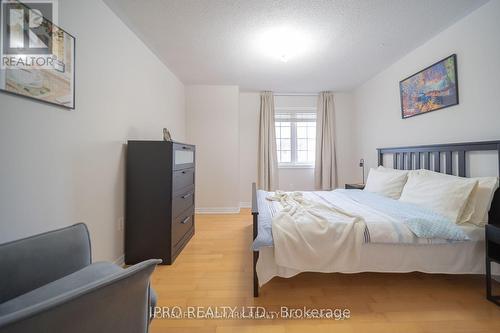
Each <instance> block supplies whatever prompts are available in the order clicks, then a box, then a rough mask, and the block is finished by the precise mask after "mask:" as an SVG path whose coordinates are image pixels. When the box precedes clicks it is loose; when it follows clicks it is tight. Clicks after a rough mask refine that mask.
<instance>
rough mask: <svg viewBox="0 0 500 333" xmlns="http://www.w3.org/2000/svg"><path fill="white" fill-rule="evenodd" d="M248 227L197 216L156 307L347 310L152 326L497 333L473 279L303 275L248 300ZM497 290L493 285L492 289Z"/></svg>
mask: <svg viewBox="0 0 500 333" xmlns="http://www.w3.org/2000/svg"><path fill="white" fill-rule="evenodd" d="M251 234H252V220H251V215H250V212H249V211H248V210H244V211H242V212H241V213H240V214H234V215H197V216H196V234H195V236H194V237H193V239H191V241H190V243H189V244H188V245H187V246H186V248H185V249H184V251H183V252H182V253H181V255H180V256H179V257H178V258H177V260H176V262H175V263H174V264H173V265H172V266H160V267H158V268H157V269H156V271H155V272H154V274H153V278H152V284H153V287H154V288H155V290H156V292H157V293H158V299H159V300H158V303H159V304H158V305H159V306H166V307H172V306H180V307H187V306H243V305H246V306H263V307H265V308H267V309H268V310H277V309H279V307H280V306H289V307H292V308H299V307H302V306H307V307H309V308H349V309H350V311H351V318H350V319H347V320H343V321H335V320H328V319H322V320H316V319H309V320H290V319H289V320H287V319H274V320H244V319H241V320H228V319H225V320H223V319H213V320H208V319H155V320H153V323H152V324H151V329H150V331H151V332H153V333H160V332H176V333H183V332H200V333H203V332H216V333H227V332H243V333H245V332H305V333H307V332H335V333H342V332H384V333H390V332H397V333H401V332H402V333H413V332H439V333H446V332H497V333H498V332H500V307H497V306H495V305H494V304H492V303H490V302H487V301H486V300H485V297H484V282H483V278H482V277H480V276H465V275H439V274H436V275H428V274H421V273H411V274H384V273H362V274H352V275H351V274H320V273H304V274H300V275H298V276H296V277H293V278H290V279H281V278H275V279H273V280H272V281H271V282H269V283H268V284H266V285H265V286H264V287H263V288H261V295H260V297H259V298H253V297H252V255H251V250H250V246H251V241H252V236H251ZM496 287H498V285H497V286H496Z"/></svg>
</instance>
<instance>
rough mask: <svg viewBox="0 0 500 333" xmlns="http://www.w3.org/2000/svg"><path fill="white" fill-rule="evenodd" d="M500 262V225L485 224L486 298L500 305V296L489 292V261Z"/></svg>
mask: <svg viewBox="0 0 500 333" xmlns="http://www.w3.org/2000/svg"><path fill="white" fill-rule="evenodd" d="M492 262H496V263H497V264H500V226H496V225H493V224H487V225H486V298H487V299H488V300H489V301H491V302H493V303H495V304H496V305H499V306H500V296H493V295H492V294H491V263H492Z"/></svg>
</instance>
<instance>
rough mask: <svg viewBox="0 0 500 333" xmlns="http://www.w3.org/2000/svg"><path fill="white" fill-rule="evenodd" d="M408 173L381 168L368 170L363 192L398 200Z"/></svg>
mask: <svg viewBox="0 0 500 333" xmlns="http://www.w3.org/2000/svg"><path fill="white" fill-rule="evenodd" d="M407 177H408V171H403V170H394V169H387V168H383V167H382V168H381V167H379V168H378V169H373V168H372V169H370V172H369V173H368V179H367V180H366V186H365V189H364V190H365V191H367V192H373V193H379V194H381V195H384V196H386V197H389V198H392V199H396V200H397V199H399V196H400V195H401V191H402V190H403V187H404V186H405V183H406V178H407Z"/></svg>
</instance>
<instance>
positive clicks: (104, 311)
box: [0, 259, 161, 333]
mask: <svg viewBox="0 0 500 333" xmlns="http://www.w3.org/2000/svg"><path fill="white" fill-rule="evenodd" d="M159 263H161V260H157V259H151V260H147V261H144V262H141V263H139V264H137V265H134V266H132V267H129V268H127V269H125V270H123V271H122V272H118V273H115V274H112V275H110V276H107V277H105V278H103V279H99V280H97V281H94V282H92V283H89V284H87V285H85V286H83V287H80V288H78V289H75V290H72V291H70V292H67V293H64V294H61V295H59V296H56V297H53V298H51V299H48V300H45V301H43V302H41V303H38V304H33V305H31V306H29V307H27V308H25V309H22V310H19V311H17V312H14V313H12V314H8V315H6V316H3V317H0V330H1V331H2V333H21V332H51V333H58V332H61V333H62V332H65V333H66V332H72V333H84V332H85V333H91V332H92V333H94V332H120V333H142V332H147V331H148V323H149V278H150V276H151V273H152V272H153V270H154V268H155V266H156V265H157V264H159Z"/></svg>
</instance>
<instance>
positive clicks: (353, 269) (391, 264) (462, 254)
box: [257, 191, 484, 285]
mask: <svg viewBox="0 0 500 333" xmlns="http://www.w3.org/2000/svg"><path fill="white" fill-rule="evenodd" d="M259 192H260V193H258V196H259V198H258V199H259V228H260V227H261V226H260V219H270V218H272V217H274V216H276V214H279V211H280V210H281V209H282V206H281V205H280V204H279V203H278V202H270V201H268V200H265V199H263V196H267V195H269V193H267V192H262V191H259ZM304 197H306V198H308V199H311V200H319V201H323V202H330V203H332V202H333V203H335V205H336V206H338V207H341V209H342V210H345V211H347V212H349V213H350V214H352V215H356V216H361V217H362V218H363V220H364V221H365V222H366V226H367V228H366V230H365V233H364V238H365V239H364V243H363V244H360V249H359V251H358V255H357V258H356V259H355V260H354V259H353V260H344V261H342V262H341V264H340V263H339V264H338V265H335V263H334V264H333V265H323V266H314V268H313V267H311V266H310V265H303V266H300V265H299V266H297V265H293V266H292V265H288V264H286V263H285V264H283V261H280V260H278V263H281V264H278V263H277V261H276V257H275V249H274V248H273V247H272V246H260V247H259V253H260V255H259V260H258V262H257V275H258V278H259V284H260V285H263V284H265V283H266V282H268V281H269V280H270V279H271V278H272V277H274V276H281V277H291V276H293V275H296V274H298V273H300V272H304V271H314V272H325V273H332V272H342V273H357V272H370V271H373V272H410V271H421V272H428V273H452V274H453V273H455V274H466V273H472V274H474V273H475V274H479V273H483V270H484V228H482V227H477V226H475V225H472V224H466V225H461V226H459V228H460V229H461V231H463V232H464V233H465V234H466V235H467V236H468V238H469V239H470V240H469V241H466V242H453V243H452V242H449V241H446V240H443V239H425V238H419V237H416V236H415V234H414V233H412V232H411V231H410V230H409V229H408V228H407V227H406V226H405V225H403V224H401V223H397V221H395V220H394V218H393V217H390V216H387V215H384V214H382V213H381V212H380V211H377V210H376V209H372V208H370V207H367V206H365V205H362V204H359V203H357V202H356V201H353V200H350V199H349V197H346V196H343V195H342V193H341V192H338V193H336V192H335V191H331V192H304ZM260 231H261V230H260V229H259V233H260ZM332 248H333V245H332ZM301 250H303V249H301ZM323 251H326V249H323ZM281 253H282V252H281Z"/></svg>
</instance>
